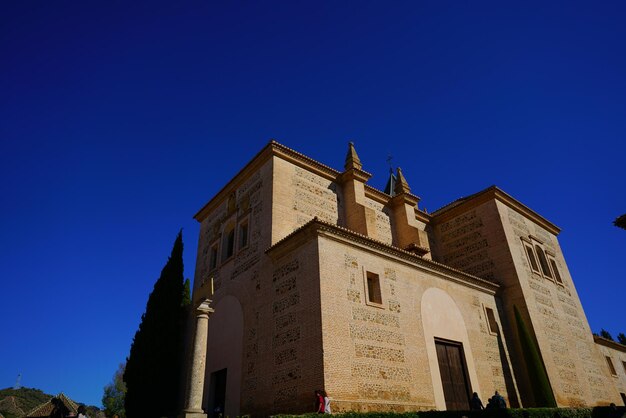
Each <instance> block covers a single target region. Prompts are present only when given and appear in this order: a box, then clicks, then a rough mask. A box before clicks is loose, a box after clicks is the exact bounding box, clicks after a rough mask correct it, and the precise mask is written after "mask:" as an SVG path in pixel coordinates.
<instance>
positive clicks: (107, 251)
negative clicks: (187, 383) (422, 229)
mask: <svg viewBox="0 0 626 418" xmlns="http://www.w3.org/2000/svg"><path fill="white" fill-rule="evenodd" d="M546 3H547V4H546ZM624 22H626V3H624V2H623V1H615V2H608V1H607V2H584V3H579V2H572V1H566V2H557V1H555V2H545V1H541V2H536V3H533V2H502V1H494V2H469V1H458V2H447V1H428V2H424V1H407V2H400V1H394V2H383V1H377V2H374V1H365V0H363V1H327V2H324V1H308V2H307V1H284V2H269V1H226V2H208V1H183V2H175V1H166V2H161V1H133V2H128V1H106V2H93V1H88V2H85V1H73V2H69V1H4V2H2V3H1V4H0V141H1V143H0V145H1V148H0V175H1V179H2V181H1V182H0V199H1V200H2V205H1V215H2V216H0V231H1V235H0V244H1V247H0V266H1V268H2V276H1V278H0V297H1V302H0V330H1V334H0V335H1V336H2V337H1V340H0V387H8V386H12V385H13V384H14V382H15V378H16V376H17V375H18V373H21V374H22V376H23V377H22V384H23V385H25V386H28V387H37V388H41V389H43V390H44V391H46V392H49V393H57V392H60V391H64V392H65V393H66V394H68V395H69V396H70V397H72V398H74V399H76V400H77V401H80V402H85V403H89V404H95V405H100V400H101V396H102V388H103V386H104V385H105V384H106V383H107V382H109V381H110V380H111V378H112V376H113V373H114V372H115V370H116V368H117V365H118V363H120V362H122V361H124V359H125V357H126V356H127V355H128V352H129V347H130V343H131V340H132V337H133V335H134V333H135V331H136V329H137V326H138V324H139V320H140V317H141V314H142V312H143V311H144V308H145V303H146V300H147V296H148V294H149V292H150V291H151V289H152V286H153V284H154V281H155V280H156V278H157V277H158V275H159V273H160V270H161V268H162V266H163V265H164V263H165V261H166V260H167V257H168V255H169V252H170V249H171V246H172V243H173V241H174V238H175V236H176V233H177V232H178V230H179V229H180V228H181V227H182V228H183V229H184V240H185V245H186V247H185V265H186V275H187V276H189V277H192V276H193V270H194V265H195V246H196V243H197V239H198V237H197V234H198V225H197V224H196V223H195V221H194V220H193V219H192V216H193V214H194V213H195V212H196V211H197V210H198V209H199V208H200V207H201V206H202V205H203V204H204V203H205V202H206V201H207V200H208V199H209V198H210V197H211V196H212V195H213V194H214V193H215V192H217V191H218V190H219V189H220V188H221V187H222V186H223V184H224V183H225V182H226V181H227V180H228V179H230V178H231V177H232V176H233V175H234V174H235V173H236V172H237V171H238V170H239V169H240V168H241V167H242V166H243V164H245V163H246V162H247V161H248V160H249V159H250V158H251V157H252V156H253V155H254V154H255V153H256V152H257V151H258V150H259V149H260V148H261V147H262V146H264V145H265V144H266V143H267V141H268V140H269V139H270V138H275V139H277V140H278V141H279V142H281V143H283V144H285V145H287V146H289V147H292V148H294V149H296V150H298V151H300V152H302V153H304V154H306V155H309V156H311V157H313V158H315V159H317V160H319V161H321V162H323V163H326V164H328V165H330V166H332V167H335V168H338V169H341V168H342V166H343V158H344V156H345V151H346V143H347V141H348V140H353V141H355V143H356V146H357V150H358V152H359V155H360V157H361V159H362V161H363V163H364V168H365V169H366V170H367V171H369V172H371V173H373V174H374V177H373V178H372V180H371V184H372V185H373V186H375V187H379V188H382V187H383V186H384V183H385V177H386V173H387V165H386V162H385V159H386V158H387V155H389V154H391V155H393V163H394V165H396V166H397V165H399V166H401V167H402V168H403V172H404V174H405V176H406V177H407V179H408V181H409V184H410V185H411V187H412V190H413V191H414V192H415V193H416V194H417V195H419V196H420V197H421V198H422V202H421V207H426V208H427V209H429V210H430V211H432V210H435V209H436V208H438V207H441V206H443V205H444V204H446V203H448V202H450V201H452V200H454V199H456V198H458V197H461V196H465V195H468V194H471V193H474V192H476V191H478V190H481V189H483V188H485V187H487V186H489V185H492V184H496V185H498V186H500V187H501V188H502V189H504V190H505V191H506V192H508V193H509V194H511V195H513V196H514V197H516V198H517V199H519V200H521V201H522V202H523V203H525V204H527V205H528V206H530V207H531V208H532V209H534V210H536V211H537V212H539V213H540V214H542V215H544V216H545V217H546V218H548V219H549V220H551V221H552V222H554V223H555V224H557V225H558V226H560V227H561V228H562V230H563V231H562V233H561V235H560V243H561V246H562V248H563V251H564V253H565V257H566V260H567V261H568V266H569V269H570V271H571V273H572V275H573V277H574V280H575V283H576V287H577V290H578V292H579V294H580V296H581V299H582V303H583V306H584V308H585V311H586V313H587V317H588V320H589V322H590V324H591V327H592V329H593V330H594V331H596V332H597V331H599V330H600V328H602V327H604V328H606V329H607V330H609V331H610V332H612V333H613V335H616V334H617V333H618V332H626V319H625V317H626V315H625V314H624V297H625V295H626V263H624V250H625V249H626V245H625V244H626V231H624V230H621V229H618V228H616V227H614V226H613V225H612V221H613V220H614V219H615V218H616V217H617V216H618V215H620V214H622V213H624V212H626V193H625V187H624V185H625V178H626V168H625V167H626V141H625V137H626V25H625V24H624Z"/></svg>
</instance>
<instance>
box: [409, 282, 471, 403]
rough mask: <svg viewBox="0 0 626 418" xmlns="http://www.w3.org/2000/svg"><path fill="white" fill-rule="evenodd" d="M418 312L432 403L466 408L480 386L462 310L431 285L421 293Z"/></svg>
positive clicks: (449, 297)
mask: <svg viewBox="0 0 626 418" xmlns="http://www.w3.org/2000/svg"><path fill="white" fill-rule="evenodd" d="M421 315H422V324H423V326H424V339H425V344H426V352H427V354H428V363H429V366H430V373H431V378H432V381H433V390H434V396H435V406H436V407H437V409H440V410H444V409H445V410H452V409H469V397H470V395H471V392H472V390H473V391H476V392H480V388H479V386H478V377H477V374H476V368H475V366H474V359H473V356H472V349H471V346H470V343H469V337H468V334H467V329H466V327H465V321H464V319H463V315H462V314H461V311H460V310H459V308H458V306H457V305H456V303H455V302H454V299H452V297H451V296H450V295H449V294H448V293H447V292H445V291H444V290H442V289H438V288H434V287H433V288H430V289H427V290H426V291H425V292H424V294H423V296H422V305H421Z"/></svg>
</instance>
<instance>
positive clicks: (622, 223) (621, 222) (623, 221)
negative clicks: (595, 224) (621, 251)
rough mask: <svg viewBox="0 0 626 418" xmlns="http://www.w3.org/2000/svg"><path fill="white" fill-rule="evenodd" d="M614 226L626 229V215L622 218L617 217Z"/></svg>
mask: <svg viewBox="0 0 626 418" xmlns="http://www.w3.org/2000/svg"><path fill="white" fill-rule="evenodd" d="M613 225H615V226H617V227H619V228H622V229H626V213H625V214H623V215H622V216H619V217H617V218H616V219H615V220H614V221H613Z"/></svg>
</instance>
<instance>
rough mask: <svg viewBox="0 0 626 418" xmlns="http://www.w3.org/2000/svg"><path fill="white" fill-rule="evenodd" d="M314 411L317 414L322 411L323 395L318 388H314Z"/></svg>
mask: <svg viewBox="0 0 626 418" xmlns="http://www.w3.org/2000/svg"><path fill="white" fill-rule="evenodd" d="M315 412H317V413H318V414H323V413H324V397H323V396H322V392H321V391H319V390H315Z"/></svg>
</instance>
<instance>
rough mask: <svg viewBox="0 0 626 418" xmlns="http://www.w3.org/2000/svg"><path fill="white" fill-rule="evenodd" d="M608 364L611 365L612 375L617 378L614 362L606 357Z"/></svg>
mask: <svg viewBox="0 0 626 418" xmlns="http://www.w3.org/2000/svg"><path fill="white" fill-rule="evenodd" d="M605 358H606V364H608V365H609V371H610V372H611V374H612V375H613V376H617V372H616V371H615V366H613V361H612V360H611V357H609V356H606V357H605Z"/></svg>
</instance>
